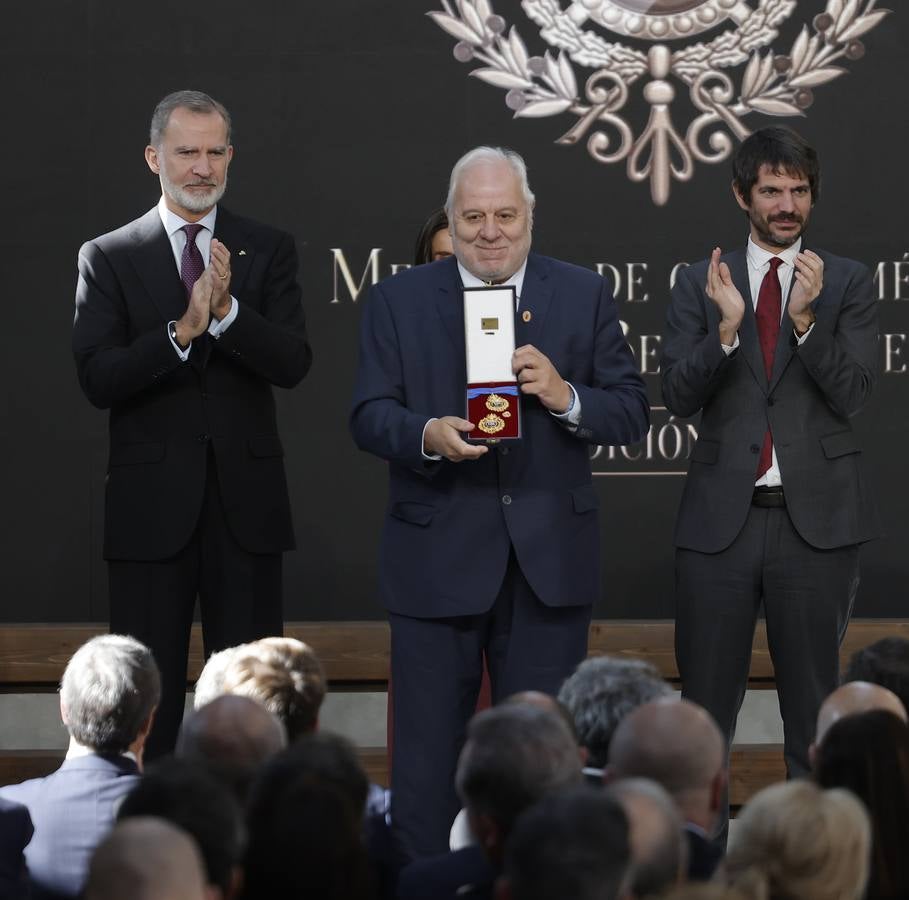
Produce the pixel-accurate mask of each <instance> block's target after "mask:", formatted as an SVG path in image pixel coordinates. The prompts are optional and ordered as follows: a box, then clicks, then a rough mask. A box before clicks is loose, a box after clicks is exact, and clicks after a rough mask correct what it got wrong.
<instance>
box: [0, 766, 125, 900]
mask: <svg viewBox="0 0 909 900" xmlns="http://www.w3.org/2000/svg"><path fill="white" fill-rule="evenodd" d="M139 777H140V776H139V770H138V768H137V766H136V764H135V763H134V762H133V761H132V760H131V759H129V758H128V757H125V756H118V757H104V756H95V755H90V756H82V757H77V758H75V759H68V760H66V761H65V762H64V763H63V765H62V766H60V768H59V769H57V771H56V772H53V773H51V774H50V775H48V776H47V777H46V778H33V779H32V780H31V781H23V782H22V784H13V785H9V786H8V787H4V788H0V798H2V799H5V800H12V801H14V802H16V803H21V804H22V805H23V806H25V807H27V808H28V811H29V813H30V814H31V817H32V822H33V823H34V826H35V834H34V837H33V838H32V840H31V843H30V844H29V845H28V847H26V850H25V858H26V862H27V863H28V870H29V877H30V879H31V882H32V898H33V900H43V898H60V897H76V896H78V894H79V892H80V891H81V890H82V887H83V885H84V882H85V877H86V875H87V874H88V864H89V861H90V859H91V855H92V853H93V851H94V849H95V847H97V846H98V844H99V843H100V842H101V841H102V840H103V839H104V838H105V837H106V835H107V833H108V832H109V831H110V829H111V828H112V827H113V824H114V819H115V818H116V815H117V809H118V808H119V806H120V801H121V800H122V799H123V798H124V797H125V796H126V795H127V794H128V793H129V792H130V791H131V790H132V789H133V787H134V786H135V785H136V783H137V782H138V780H139Z"/></svg>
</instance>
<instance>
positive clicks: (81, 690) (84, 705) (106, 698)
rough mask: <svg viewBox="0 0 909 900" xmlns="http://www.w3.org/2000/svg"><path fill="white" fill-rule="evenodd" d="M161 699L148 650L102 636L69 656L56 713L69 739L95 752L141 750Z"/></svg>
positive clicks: (120, 638) (130, 640) (158, 678)
mask: <svg viewBox="0 0 909 900" xmlns="http://www.w3.org/2000/svg"><path fill="white" fill-rule="evenodd" d="M160 699H161V676H160V675H159V673H158V666H157V665H156V663H155V660H154V657H153V656H152V653H151V650H149V649H148V647H146V646H145V645H144V644H140V643H139V642H138V641H137V640H135V639H134V638H131V637H126V636H125V635H119V634H103V635H99V636H98V637H94V638H92V639H91V640H90V641H86V642H85V643H84V644H83V645H82V646H81V647H80V648H79V649H78V650H77V651H76V652H75V653H74V654H73V656H72V658H71V659H70V661H69V663H68V664H67V666H66V671H65V672H64V673H63V680H62V681H61V683H60V713H61V716H62V718H63V724H64V725H66V728H67V730H68V731H69V733H70V737H71V738H72V739H73V740H74V741H75V742H76V743H77V744H80V745H82V746H83V747H88V748H90V749H91V750H93V751H94V752H95V753H100V754H106V755H111V756H113V755H117V754H120V753H125V752H126V751H127V750H130V749H132V750H133V751H134V752H136V753H137V754H138V755H139V757H140V758H141V748H142V745H144V743H145V738H146V737H147V736H148V732H149V731H150V730H151V724H152V719H153V717H154V711H155V708H156V707H157V706H158V701H159V700H160Z"/></svg>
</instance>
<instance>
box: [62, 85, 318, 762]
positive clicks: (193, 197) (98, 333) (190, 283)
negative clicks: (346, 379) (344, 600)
mask: <svg viewBox="0 0 909 900" xmlns="http://www.w3.org/2000/svg"><path fill="white" fill-rule="evenodd" d="M230 130H231V123H230V115H229V113H228V112H227V110H226V109H225V108H224V106H222V105H221V104H220V103H218V102H217V101H215V100H213V99H212V98H211V97H209V96H208V95H207V94H203V93H201V92H199V91H178V92H176V93H174V94H170V95H168V96H167V97H165V98H164V99H163V100H162V101H161V102H160V103H159V104H158V106H157V108H156V109H155V112H154V114H153V115H152V120H151V129H150V140H149V145H148V146H147V147H146V148H145V161H146V163H147V164H148V167H149V168H150V169H151V171H152V172H153V173H154V174H155V175H156V176H157V177H158V180H159V181H160V184H161V199H160V201H159V202H158V204H157V205H156V206H155V207H153V208H152V209H150V210H149V211H148V212H147V213H145V215H144V216H142V217H140V218H138V219H136V220H135V221H134V222H130V223H129V224H128V225H124V226H123V227H122V228H118V229H117V230H116V231H112V232H110V233H109V234H105V235H102V236H101V237H98V238H95V239H94V240H92V241H89V242H88V243H86V244H85V245H84V246H83V247H82V249H81V250H80V251H79V282H78V286H77V288H76V317H75V322H74V325H73V350H74V353H75V359H76V369H77V371H78V374H79V383H80V385H81V386H82V390H83V391H84V392H85V395H86V396H87V397H88V399H89V400H90V401H91V403H93V404H94V405H95V406H97V407H99V408H101V409H109V410H110V420H109V423H110V456H109V459H108V470H107V479H106V484H105V523H104V557H105V559H106V560H107V561H108V576H109V584H110V604H111V629H112V630H113V631H115V632H118V633H121V634H131V635H133V636H134V637H136V638H138V639H139V640H140V641H142V643H144V644H146V645H147V646H148V647H150V648H151V650H152V652H153V653H154V655H155V659H156V661H157V663H158V666H159V668H160V670H161V681H162V698H161V704H160V706H159V708H158V713H157V717H156V720H155V727H154V729H153V731H152V734H151V736H150V738H149V741H148V745H147V756H149V757H150V758H152V757H155V756H159V755H161V754H163V753H167V752H169V751H170V750H172V749H173V745H174V742H175V740H176V736H177V730H178V728H179V727H180V721H181V719H182V717H183V703H184V698H185V691H186V662H187V653H188V648H189V633H190V626H191V625H192V620H193V608H194V606H195V603H196V598H197V597H198V600H199V605H200V609H201V613H202V632H203V640H204V644H205V651H206V654H209V653H211V652H213V651H215V650H220V649H223V648H224V647H229V646H233V645H235V644H239V643H244V642H246V641H251V640H255V639H257V638H260V637H266V636H269V635H276V634H280V633H281V630H282V624H283V616H282V608H281V562H282V557H281V555H282V552H283V551H284V550H289V549H291V548H292V547H293V546H294V535H293V526H292V524H291V516H290V501H289V499H288V495H287V482H286V479H285V474H284V460H283V450H282V446H281V440H280V438H279V436H278V426H277V421H276V415H275V401H274V396H273V394H272V386H274V385H277V386H278V387H286V388H290V387H293V386H294V385H295V384H297V382H299V381H300V379H301V378H303V376H304V375H305V374H306V372H307V371H308V369H309V366H310V362H311V360H312V354H311V352H310V349H309V344H308V342H307V339H306V324H305V320H304V315H303V307H302V304H301V292H300V287H299V285H298V283H297V255H296V250H295V248H294V241H293V238H292V237H291V236H290V235H289V234H286V233H284V232H281V231H278V230H277V229H275V228H270V227H268V226H267V225H262V224H260V223H258V222H253V221H252V220H250V219H245V218H240V217H239V216H236V215H233V214H232V213H230V212H228V210H227V209H225V208H224V207H223V206H222V205H221V204H220V200H221V197H222V196H223V194H224V190H225V188H226V186H227V170H228V166H229V164H230V160H231V158H232V156H233V147H232V146H231V142H230Z"/></svg>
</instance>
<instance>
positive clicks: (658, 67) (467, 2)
mask: <svg viewBox="0 0 909 900" xmlns="http://www.w3.org/2000/svg"><path fill="white" fill-rule="evenodd" d="M441 2H442V7H443V9H442V10H441V11H439V10H434V11H431V12H429V13H428V15H429V16H430V17H431V18H432V19H433V21H434V22H435V23H436V24H437V25H438V26H439V27H441V28H442V29H444V30H445V31H446V32H448V34H450V35H451V36H452V37H454V38H456V39H457V41H458V43H457V44H456V45H455V47H454V56H455V58H456V59H457V60H458V61H460V62H462V63H468V62H472V61H475V62H478V63H480V64H481V65H480V66H479V67H478V68H474V69H473V70H472V71H471V72H470V74H471V75H472V76H473V77H475V78H479V79H480V80H481V81H485V82H486V83H487V84H491V85H494V86H495V87H498V88H502V89H503V90H505V91H507V93H506V95H505V103H506V105H507V106H508V108H509V109H511V110H512V111H513V113H514V115H515V117H517V118H527V117H533V118H542V117H546V116H555V115H560V114H562V113H570V114H571V115H573V116H574V117H575V123H574V125H572V127H571V128H570V129H569V130H568V131H567V132H565V134H563V135H562V136H561V137H560V138H558V140H557V143H560V144H568V145H570V144H576V143H578V142H580V141H581V140H583V139H584V138H586V141H587V150H588V152H589V153H590V155H591V156H592V157H593V158H594V159H595V160H597V161H598V162H601V163H606V164H608V163H616V162H620V161H625V162H626V166H627V172H628V177H629V178H630V179H631V180H632V181H636V182H640V181H645V180H648V179H649V181H650V190H651V196H652V198H653V201H654V203H656V204H657V205H659V206H662V205H664V204H665V203H666V202H667V201H668V199H669V192H670V186H671V181H672V179H673V178H675V179H676V180H678V181H687V180H689V179H690V178H691V177H692V175H693V173H694V165H695V163H696V162H703V163H715V162H720V161H721V160H724V159H726V158H727V157H728V156H729V154H730V153H731V152H732V148H733V146H734V143H733V140H732V137H730V133H731V135H732V136H733V137H735V138H737V139H738V140H742V139H743V138H745V137H747V136H748V134H749V133H750V131H749V129H748V128H747V126H746V125H745V123H744V122H743V119H744V117H745V116H747V115H749V114H751V113H755V112H756V113H762V114H765V115H770V116H803V115H805V110H806V109H808V107H810V106H811V104H812V103H813V101H814V89H815V88H817V87H819V86H821V85H823V84H826V83H828V82H830V81H833V80H834V79H836V78H839V77H840V76H841V75H843V74H844V73H845V72H846V71H847V70H846V69H845V68H843V67H842V66H840V65H836V63H837V62H839V61H841V60H844V59H845V60H850V61H854V60H857V59H860V58H861V57H862V56H864V53H865V47H864V44H863V43H862V41H861V37H862V36H863V35H864V34H866V33H867V32H868V31H870V30H871V29H872V28H874V27H875V26H876V25H878V24H879V23H880V22H881V20H882V19H883V18H884V17H885V16H887V15H888V14H889V12H890V11H889V10H885V9H875V6H876V0H827V4H826V8H825V11H824V12H823V13H820V14H818V15H816V16H815V17H814V19H813V20H812V23H811V28H809V26H808V25H807V24H804V25H802V28H801V30H800V31H799V34H798V36H797V37H796V39H795V41H794V42H793V44H792V47H791V48H790V49H789V52H788V53H779V52H775V51H774V50H773V49H766V52H765V48H767V47H768V45H769V44H771V43H772V42H773V41H774V40H776V39H777V37H778V36H779V32H778V26H779V25H780V24H781V23H782V22H784V21H785V20H786V19H788V18H789V16H790V15H791V14H792V12H793V10H794V9H795V6H796V0H759V2H758V5H757V7H756V8H755V9H754V10H752V11H750V12H749V14H748V15H746V16H745V17H744V18H743V19H742V20H741V21H739V22H738V23H737V27H735V28H734V29H731V30H726V31H723V32H722V33H720V34H719V35H718V36H717V37H715V38H714V39H713V40H711V41H709V42H706V43H696V44H689V45H688V46H685V47H683V48H681V49H679V50H677V51H675V52H673V51H672V50H671V49H670V48H669V47H668V46H667V45H666V44H661V43H657V44H654V45H652V46H651V47H650V49H649V50H648V51H647V52H646V53H645V52H642V51H641V50H637V49H635V48H632V47H628V46H626V45H624V44H621V43H618V42H610V41H607V40H605V39H604V38H603V37H601V36H600V35H598V34H596V33H594V32H592V31H589V30H585V29H582V28H581V27H580V26H579V25H578V24H577V22H575V21H574V19H572V18H571V17H570V16H569V15H568V14H567V13H566V12H565V11H563V9H562V7H561V4H560V3H559V0H522V3H521V6H522V8H523V9H524V11H525V12H526V13H527V15H528V17H529V18H530V19H531V20H532V21H534V22H536V23H537V24H538V25H539V26H540V34H541V36H542V37H543V38H544V40H546V41H547V43H548V44H549V45H550V47H552V48H555V51H553V50H551V49H547V50H546V51H545V52H544V53H543V54H542V55H541V56H532V55H530V53H529V52H528V50H527V45H526V44H525V43H524V40H523V39H522V38H521V36H520V34H519V33H518V30H517V28H515V27H511V28H509V27H508V23H507V22H506V21H505V19H504V18H502V16H499V15H496V13H495V12H494V10H493V7H492V3H491V2H490V0H441ZM573 63H577V64H578V65H580V66H584V67H588V68H593V69H594V70H595V71H594V72H593V74H591V75H590V76H589V77H588V78H587V80H586V82H585V84H584V90H583V94H582V93H581V91H580V90H579V87H578V82H577V78H576V75H575V69H574V65H573ZM743 64H745V68H744V71H743V72H742V76H741V81H740V83H739V84H738V86H735V85H734V84H733V81H732V79H731V78H730V77H729V75H728V74H727V73H726V72H725V71H723V70H724V69H730V68H734V67H737V66H741V65H743ZM670 75H672V76H675V78H677V79H679V80H680V81H681V82H683V83H684V84H685V85H686V86H687V88H688V95H689V98H690V100H691V102H692V103H693V104H694V106H695V108H696V109H697V111H698V113H699V114H698V115H696V116H695V118H694V119H693V121H692V122H691V123H690V124H689V126H688V128H687V129H686V131H685V133H684V135H683V134H680V133H679V131H678V130H677V129H676V128H675V126H674V124H673V122H672V119H671V115H670V107H671V104H672V102H673V100H674V99H675V96H676V88H675V86H674V85H673V84H672V83H671V82H670V81H669V80H668V79H669V77H670ZM646 76H649V78H650V80H649V81H647V83H646V84H645V85H644V87H643V96H644V99H645V100H646V101H647V102H648V103H649V104H650V117H649V120H648V122H647V125H646V126H645V128H644V130H643V131H642V132H641V134H639V135H637V136H635V135H634V133H633V132H632V129H631V127H630V126H629V125H628V123H627V122H626V121H625V119H623V118H622V116H621V115H619V112H620V111H621V110H622V109H623V107H624V106H625V104H626V102H627V100H628V97H629V88H630V87H631V86H632V85H633V84H634V83H635V82H636V81H638V80H639V79H641V78H644V77H646Z"/></svg>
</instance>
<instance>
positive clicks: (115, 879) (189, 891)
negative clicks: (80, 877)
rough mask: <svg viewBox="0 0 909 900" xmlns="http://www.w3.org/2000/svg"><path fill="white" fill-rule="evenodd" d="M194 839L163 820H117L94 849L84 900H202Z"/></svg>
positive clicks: (201, 877) (199, 862) (200, 870)
mask: <svg viewBox="0 0 909 900" xmlns="http://www.w3.org/2000/svg"><path fill="white" fill-rule="evenodd" d="M206 896H207V895H206V887H205V874H204V870H203V866H202V857H201V855H200V853H199V850H198V849H197V847H196V845H195V843H194V842H193V840H192V839H191V838H190V837H189V836H188V835H187V834H186V833H185V832H183V831H181V830H180V829H179V828H176V827H175V826H173V825H170V824H168V823H167V822H165V821H164V820H163V819H155V818H151V817H146V818H136V819H129V820H128V821H125V822H121V823H119V824H118V825H117V826H116V827H115V828H114V829H113V831H111V833H110V834H109V835H108V837H107V839H106V840H104V841H103V842H102V843H101V844H100V845H99V846H98V849H97V850H96V851H95V855H94V856H93V857H92V862H91V866H90V868H89V872H88V882H87V883H86V886H85V900H124V898H126V897H129V898H130V900H206Z"/></svg>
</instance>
